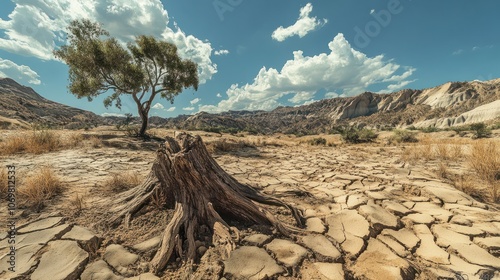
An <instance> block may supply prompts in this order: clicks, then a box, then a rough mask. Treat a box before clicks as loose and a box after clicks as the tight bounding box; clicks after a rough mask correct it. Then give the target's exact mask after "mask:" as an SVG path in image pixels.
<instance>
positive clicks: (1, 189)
mask: <svg viewBox="0 0 500 280" xmlns="http://www.w3.org/2000/svg"><path fill="white" fill-rule="evenodd" d="M7 178H8V176H7V168H2V169H0V195H1V197H0V199H3V198H4V196H5V195H6V194H7V190H8V188H9V182H8V180H7Z"/></svg>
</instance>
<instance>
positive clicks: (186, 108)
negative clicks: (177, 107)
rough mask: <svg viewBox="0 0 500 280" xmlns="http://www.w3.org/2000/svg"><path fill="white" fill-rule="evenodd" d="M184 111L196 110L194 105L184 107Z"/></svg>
mask: <svg viewBox="0 0 500 280" xmlns="http://www.w3.org/2000/svg"><path fill="white" fill-rule="evenodd" d="M182 110H184V111H194V107H184V108H182Z"/></svg>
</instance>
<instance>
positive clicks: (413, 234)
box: [0, 138, 500, 280]
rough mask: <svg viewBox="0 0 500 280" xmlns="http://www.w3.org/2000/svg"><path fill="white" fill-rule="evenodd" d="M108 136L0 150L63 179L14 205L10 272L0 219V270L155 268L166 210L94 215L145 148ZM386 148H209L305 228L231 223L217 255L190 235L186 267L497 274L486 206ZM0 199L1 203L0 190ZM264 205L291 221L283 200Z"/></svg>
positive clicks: (142, 160)
mask: <svg viewBox="0 0 500 280" xmlns="http://www.w3.org/2000/svg"><path fill="white" fill-rule="evenodd" d="M204 139H205V138H204ZM208 139H209V140H210V138H208ZM114 146H117V147H109V146H108V147H101V148H97V149H93V148H87V149H83V148H82V149H76V150H64V151H58V152H52V153H48V154H42V155H23V156H15V157H4V158H0V164H1V165H2V166H3V165H6V164H12V163H15V165H16V167H17V170H19V172H22V171H23V170H31V169H32V168H34V167H36V166H38V165H43V164H47V163H50V165H51V166H52V168H53V169H54V170H55V171H56V172H57V174H58V175H60V176H61V178H63V180H64V181H65V182H66V185H67V188H66V190H65V191H64V192H63V193H62V194H61V196H60V197H59V198H58V199H57V200H56V201H54V202H53V204H51V205H49V206H47V207H46V208H45V209H44V210H42V211H41V212H40V213H36V212H33V211H31V212H30V211H28V210H25V211H19V212H20V213H19V214H18V233H17V236H16V238H17V239H16V241H17V246H16V248H17V252H16V258H17V259H16V272H15V273H12V272H10V271H8V270H7V269H8V266H9V264H8V263H7V261H8V259H9V256H8V252H9V248H8V244H7V240H8V239H7V233H6V232H4V231H5V227H2V228H0V279H33V280H35V279H82V280H87V279H96V280H97V279H159V277H157V276H155V275H153V274H151V273H149V272H148V268H147V267H148V260H150V259H151V257H152V256H153V255H154V252H155V248H157V246H158V244H159V243H160V242H161V240H160V234H161V232H162V229H163V228H164V227H165V225H166V222H167V221H166V219H167V215H166V214H164V215H162V214H161V213H163V212H161V211H156V212H154V211H153V212H154V213H156V214H154V215H152V216H149V217H148V216H146V219H145V220H146V221H145V220H140V219H138V220H134V221H133V223H132V226H131V229H129V230H128V231H127V230H125V229H124V228H123V227H120V228H118V229H114V231H113V233H111V232H112V231H111V230H109V229H104V228H102V227H99V226H97V224H98V221H99V219H100V218H101V217H105V216H106V212H107V209H106V206H105V205H106V204H109V203H110V202H111V201H112V196H111V195H106V193H105V192H103V191H102V188H103V186H102V182H103V181H104V180H105V178H107V177H108V176H110V175H111V174H114V173H120V172H125V171H127V170H134V171H138V172H139V173H140V174H144V175H146V174H147V173H148V171H149V169H150V167H151V165H152V162H153V161H154V158H155V153H154V147H153V148H152V147H151V145H149V146H148V147H146V148H144V147H142V148H139V149H132V148H130V147H131V146H130V145H122V147H120V145H114ZM398 149H399V148H397V147H388V148H384V149H380V148H378V147H370V146H362V147H361V148H359V147H352V146H339V147H312V146H307V145H298V144H293V145H283V146H271V145H267V146H264V145H263V146H260V147H258V148H257V149H251V148H248V149H245V150H242V151H239V152H238V153H232V154H219V155H216V156H215V158H216V160H217V162H218V163H219V164H220V165H221V166H222V167H223V168H224V169H225V170H226V171H227V172H228V173H230V174H232V175H233V176H235V177H236V178H237V179H238V180H239V181H240V182H242V183H246V184H250V185H251V186H253V187H255V188H258V189H259V190H261V191H262V192H264V193H266V194H269V195H272V196H274V197H277V198H280V199H283V200H285V201H287V202H288V203H290V204H293V205H294V206H295V207H297V208H298V209H300V210H302V211H303V213H304V216H305V218H306V229H305V231H304V233H303V234H299V235H296V236H294V237H293V238H284V237H282V236H276V235H273V233H272V232H270V231H265V230H263V231H259V229H258V228H253V229H246V230H245V229H243V230H242V231H241V236H240V237H241V238H240V240H239V241H238V247H237V249H236V250H234V251H233V252H232V253H231V255H230V256H229V258H227V259H225V260H222V259H220V258H219V257H217V256H216V250H215V249H214V248H213V246H211V244H210V242H209V240H198V241H197V243H198V246H199V248H198V252H200V253H201V254H203V253H204V256H203V257H202V258H201V260H200V261H199V267H198V271H197V273H195V274H193V275H194V276H193V278H196V279H384V280H389V279H500V272H499V271H500V258H499V257H500V215H499V214H500V212H499V211H498V209H497V208H495V206H494V205H489V204H485V203H481V202H478V201H476V200H475V199H473V198H472V197H470V196H468V195H466V194H464V193H463V192H461V191H459V190H457V189H455V188H453V187H452V186H451V185H449V184H447V183H444V182H442V181H441V180H440V179H438V178H437V176H436V175H435V174H434V173H433V172H432V171H430V170H428V169H427V168H426V167H425V166H419V165H418V164H415V165H409V164H406V163H404V162H402V161H401V160H400V158H399V156H398V151H397V150H398ZM75 194H81V195H83V196H84V197H85V207H84V209H83V210H81V211H79V212H76V211H74V210H71V208H72V206H71V204H70V203H68V201H69V200H70V199H71V197H73V196H74V195H75ZM103 205H104V206H103ZM0 207H1V209H6V208H7V206H6V204H5V202H4V201H2V203H0ZM273 211H274V212H273V213H275V214H276V215H277V216H278V217H279V218H280V219H285V220H286V221H287V222H290V221H291V219H290V218H289V216H288V215H287V214H288V213H287V211H285V210H284V209H274V210H273ZM0 213H1V214H0V216H1V217H0V218H1V219H2V221H5V220H6V219H7V217H6V213H5V212H4V211H3V210H2V211H0ZM145 215H147V214H145ZM148 221H149V222H148ZM134 223H135V224H136V225H135V226H134ZM117 232H120V233H117ZM110 235H111V236H110ZM177 261H178V260H177ZM181 265H182V264H180V263H178V262H177V264H176V263H175V262H174V263H173V264H171V265H169V267H168V268H167V270H166V271H165V272H164V274H162V275H160V277H161V278H162V279H185V277H187V276H186V275H185V274H179V272H178V271H179V270H180V269H179V268H180V267H181Z"/></svg>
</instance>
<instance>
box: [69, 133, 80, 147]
mask: <svg viewBox="0 0 500 280" xmlns="http://www.w3.org/2000/svg"><path fill="white" fill-rule="evenodd" d="M83 140H84V137H83V135H82V134H81V133H71V134H70V135H69V136H68V139H66V145H67V146H68V147H72V148H74V147H78V146H79V145H80V144H81V143H82V142H83Z"/></svg>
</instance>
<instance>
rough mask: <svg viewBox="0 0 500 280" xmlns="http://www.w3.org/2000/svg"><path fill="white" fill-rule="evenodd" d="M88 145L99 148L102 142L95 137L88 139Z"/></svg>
mask: <svg viewBox="0 0 500 280" xmlns="http://www.w3.org/2000/svg"><path fill="white" fill-rule="evenodd" d="M88 143H89V144H90V146H91V147H92V148H100V147H102V146H103V143H102V140H101V139H100V138H99V137H97V136H95V135H93V136H91V137H90V138H89V140H88Z"/></svg>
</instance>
